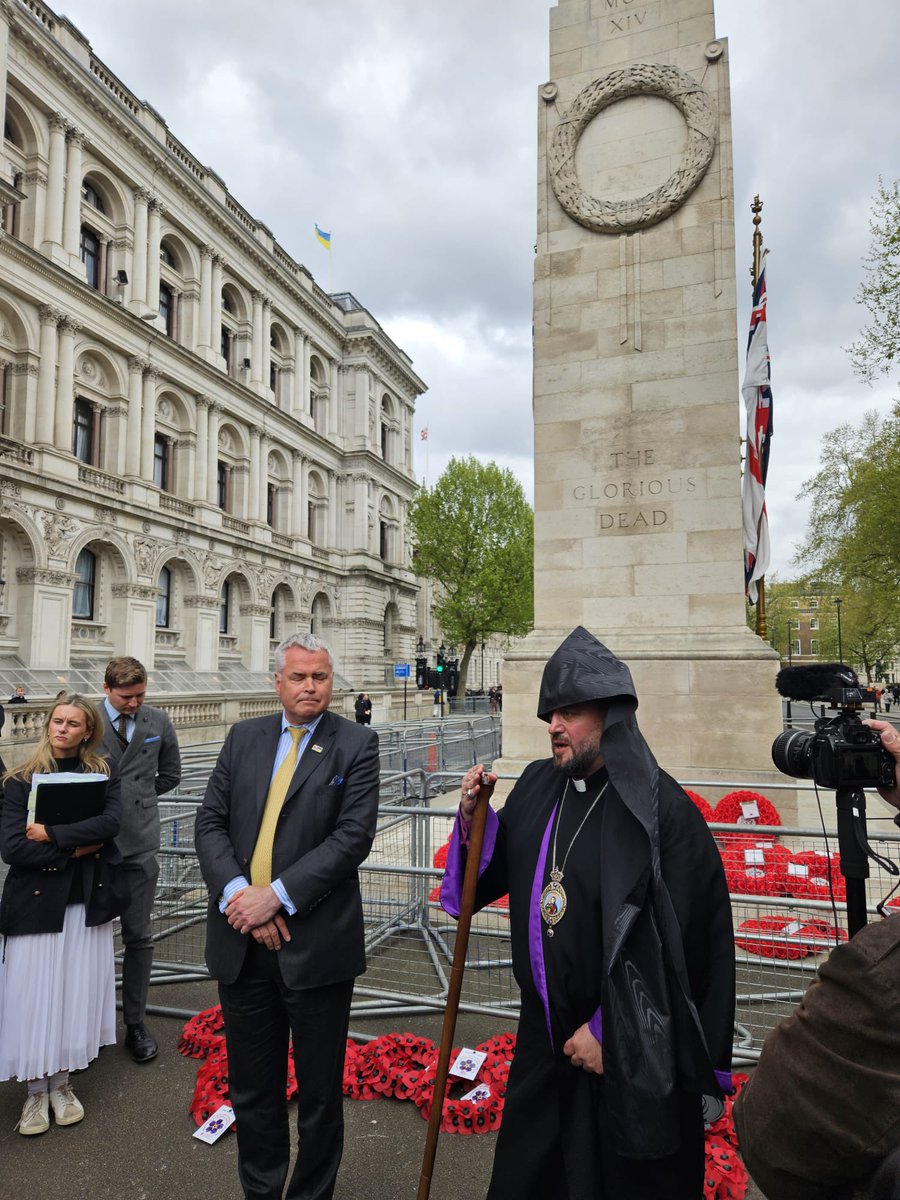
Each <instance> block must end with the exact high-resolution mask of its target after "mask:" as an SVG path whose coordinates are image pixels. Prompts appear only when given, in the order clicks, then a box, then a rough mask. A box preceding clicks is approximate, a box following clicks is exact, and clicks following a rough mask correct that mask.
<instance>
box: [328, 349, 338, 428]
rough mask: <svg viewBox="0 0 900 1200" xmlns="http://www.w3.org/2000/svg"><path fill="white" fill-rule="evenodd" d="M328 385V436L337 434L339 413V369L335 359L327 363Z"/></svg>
mask: <svg viewBox="0 0 900 1200" xmlns="http://www.w3.org/2000/svg"><path fill="white" fill-rule="evenodd" d="M329 378H330V386H329V388H328V423H327V425H326V432H327V434H328V436H329V437H330V438H333V437H336V436H337V431H338V422H339V421H340V415H341V379H342V375H341V369H340V365H339V363H338V362H337V360H336V359H335V360H333V361H332V362H331V363H330V364H329Z"/></svg>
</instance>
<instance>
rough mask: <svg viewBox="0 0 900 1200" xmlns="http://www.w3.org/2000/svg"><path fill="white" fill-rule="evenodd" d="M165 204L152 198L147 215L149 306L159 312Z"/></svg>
mask: <svg viewBox="0 0 900 1200" xmlns="http://www.w3.org/2000/svg"><path fill="white" fill-rule="evenodd" d="M163 211H164V209H163V206H162V205H161V204H160V202H159V201H158V200H151V201H150V204H149V211H148V216H147V307H148V308H152V309H153V311H154V312H155V313H158V312H159V242H160V236H159V234H160V220H161V218H162V214H163Z"/></svg>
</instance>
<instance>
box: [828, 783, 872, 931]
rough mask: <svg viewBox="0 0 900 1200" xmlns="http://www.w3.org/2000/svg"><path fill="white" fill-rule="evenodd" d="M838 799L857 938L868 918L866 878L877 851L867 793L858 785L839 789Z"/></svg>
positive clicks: (850, 924) (850, 915)
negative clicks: (868, 819)
mask: <svg viewBox="0 0 900 1200" xmlns="http://www.w3.org/2000/svg"><path fill="white" fill-rule="evenodd" d="M835 798H836V801H837V829H838V849H839V851H840V855H841V874H842V875H843V876H844V879H845V880H846V881H847V927H848V929H849V932H850V936H851V937H853V935H854V933H859V931H860V929H862V928H863V926H864V925H866V924H867V920H868V918H867V917H866V880H867V879H868V878H869V855H870V854H873V851H872V848H871V846H870V845H869V838H868V834H867V831H866V794H865V792H863V791H861V790H860V791H858V790H856V789H855V788H838V789H837V791H836V792H835Z"/></svg>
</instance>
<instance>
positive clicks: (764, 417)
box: [741, 250, 772, 604]
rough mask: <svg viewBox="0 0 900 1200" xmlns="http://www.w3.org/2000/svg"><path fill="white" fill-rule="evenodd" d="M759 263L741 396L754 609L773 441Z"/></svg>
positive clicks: (765, 541)
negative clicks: (745, 448) (743, 416)
mask: <svg viewBox="0 0 900 1200" xmlns="http://www.w3.org/2000/svg"><path fill="white" fill-rule="evenodd" d="M767 254H768V251H767V250H763V251H762V253H761V254H760V258H759V263H760V267H759V278H758V279H757V281H756V287H755V288H754V289H753V311H752V312H751V313H750V337H749V339H748V342H747V368H746V371H745V374H744V386H743V387H742V388H741V392H742V394H743V397H744V405H745V407H746V409H747V457H746V460H745V462H744V478H743V482H742V486H741V503H742V506H743V517H744V520H743V525H744V587H745V589H746V592H747V599H748V600H749V601H750V603H751V604H755V603H756V601H757V596H758V589H757V586H756V585H757V581H758V580H760V579H762V578H763V577H764V575H765V573H766V571H767V570H768V567H769V558H770V547H769V518H768V514H767V513H766V476H767V475H768V473H769V446H770V443H771V440H772V388H771V386H770V381H771V378H772V371H771V364H770V361H769V342H768V330H767V326H766V256H767Z"/></svg>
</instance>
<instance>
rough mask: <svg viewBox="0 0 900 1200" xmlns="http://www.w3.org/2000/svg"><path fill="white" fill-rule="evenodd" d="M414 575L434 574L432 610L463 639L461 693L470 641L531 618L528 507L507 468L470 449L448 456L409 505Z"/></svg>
mask: <svg viewBox="0 0 900 1200" xmlns="http://www.w3.org/2000/svg"><path fill="white" fill-rule="evenodd" d="M409 518H410V527H411V529H412V534H413V541H414V543H415V550H414V553H413V567H414V569H415V572H416V574H417V575H423V576H427V577H429V578H431V579H435V580H437V582H438V584H439V585H440V587H439V588H437V589H436V596H437V599H436V600H435V602H434V615H435V617H436V618H437V620H438V621H439V622H440V626H441V629H442V630H443V632H444V635H445V637H447V638H448V639H449V640H450V641H451V642H456V643H458V644H460V645H461V646H462V647H463V656H462V660H461V662H460V665H459V694H460V695H461V696H464V695H465V686H466V676H467V674H468V669H469V661H470V659H471V657H472V653H473V651H474V650H475V647H476V646H477V645H478V644H479V643H480V642H482V641H484V640H485V638H488V637H490V635H491V634H493V633H503V634H507V635H508V636H510V637H516V636H521V635H522V634H525V633H527V632H528V631H529V629H530V628H531V626H532V622H533V620H534V591H533V575H534V514H533V513H532V511H531V507H530V506H529V504H528V501H527V500H526V499H525V493H524V492H523V491H522V485H521V484H520V483H519V481H518V480H517V479H516V477H515V476H514V475H513V473H512V471H509V470H502V469H501V468H500V467H498V466H497V464H496V463H493V462H490V463H486V464H483V463H480V462H479V461H478V460H477V459H475V458H472V457H471V456H470V457H468V458H464V459H456V458H451V460H450V462H449V464H448V466H447V469H446V470H445V471H444V473H443V475H441V477H440V479H439V480H438V481H437V483H436V484H435V486H434V487H433V488H432V489H431V490H430V491H429V490H428V489H426V488H420V490H419V491H418V492H417V493H416V495H415V497H414V499H413V502H412V505H411V507H410V513H409Z"/></svg>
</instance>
